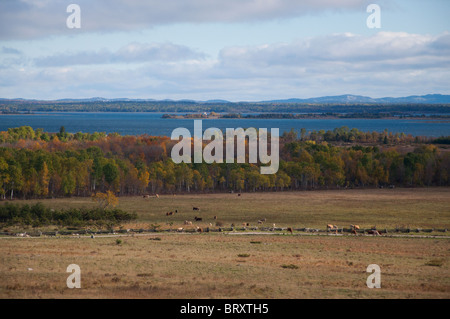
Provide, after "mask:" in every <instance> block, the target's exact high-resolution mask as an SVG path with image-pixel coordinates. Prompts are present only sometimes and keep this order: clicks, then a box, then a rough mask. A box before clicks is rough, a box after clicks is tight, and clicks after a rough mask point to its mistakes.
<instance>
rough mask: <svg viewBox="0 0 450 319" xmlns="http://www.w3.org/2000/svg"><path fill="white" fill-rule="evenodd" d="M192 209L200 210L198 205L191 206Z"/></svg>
mask: <svg viewBox="0 0 450 319" xmlns="http://www.w3.org/2000/svg"><path fill="white" fill-rule="evenodd" d="M192 210H200V208H199V207H192Z"/></svg>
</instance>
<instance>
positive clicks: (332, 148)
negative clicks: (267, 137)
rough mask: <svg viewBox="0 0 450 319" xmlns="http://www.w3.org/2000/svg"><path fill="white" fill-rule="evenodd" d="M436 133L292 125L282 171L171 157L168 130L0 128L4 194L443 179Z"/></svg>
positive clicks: (444, 165)
mask: <svg viewBox="0 0 450 319" xmlns="http://www.w3.org/2000/svg"><path fill="white" fill-rule="evenodd" d="M435 140H436V139H433V138H426V137H413V136H411V135H405V134H392V133H391V132H388V131H384V132H362V131H359V130H357V129H349V128H347V127H342V128H336V129H335V130H333V131H326V132H325V131H311V132H307V131H306V130H304V129H302V130H300V131H299V132H297V131H294V130H292V131H291V132H286V133H284V134H283V135H282V136H281V138H280V167H279V170H278V172H277V173H276V174H273V175H261V174H260V173H259V166H258V165H257V164H218V163H213V164H206V163H194V164H184V163H181V164H175V163H173V161H172V160H171V158H170V151H171V149H172V147H173V145H174V144H175V143H176V142H177V141H172V140H170V139H169V138H168V137H153V136H148V135H141V136H121V135H119V134H104V133H92V134H90V133H75V134H74V133H67V132H66V130H65V129H64V128H63V127H62V128H61V129H60V131H59V132H58V133H48V132H43V131H42V130H33V129H32V128H31V127H19V128H11V129H9V130H8V131H4V132H0V198H3V199H5V198H10V199H14V198H17V197H18V198H47V197H61V196H91V195H92V194H93V193H97V192H107V191H111V192H113V193H114V194H116V195H121V196H123V195H142V194H149V193H153V194H154V193H175V192H226V191H239V192H244V191H287V190H302V189H321V188H343V187H385V186H389V185H396V186H406V187H413V186H414V187H416V186H419V187H420V186H448V185H450V179H449V172H450V152H446V151H445V149H443V148H441V147H439V146H438V145H437V144H434V141H435ZM441 140H442V141H444V142H445V141H448V137H447V138H444V137H442V138H441ZM247 162H248V161H247Z"/></svg>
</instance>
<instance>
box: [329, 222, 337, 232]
mask: <svg viewBox="0 0 450 319" xmlns="http://www.w3.org/2000/svg"><path fill="white" fill-rule="evenodd" d="M327 230H328V231H330V230H334V231H335V232H336V234H337V233H338V227H337V226H336V225H332V224H328V225H327Z"/></svg>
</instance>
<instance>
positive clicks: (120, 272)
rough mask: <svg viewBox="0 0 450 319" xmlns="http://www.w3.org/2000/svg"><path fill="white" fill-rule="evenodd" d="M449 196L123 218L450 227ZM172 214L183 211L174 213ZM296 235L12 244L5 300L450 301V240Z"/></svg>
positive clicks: (212, 206)
mask: <svg viewBox="0 0 450 319" xmlns="http://www.w3.org/2000/svg"><path fill="white" fill-rule="evenodd" d="M449 195H450V189H448V188H430V189H394V190H391V189H389V190H387V189H374V190H345V191H314V192H284V193H256V194H247V193H245V194H242V196H239V197H238V196H237V194H214V195H177V196H172V195H163V196H160V197H159V198H149V199H143V198H141V197H133V198H132V197H130V198H120V204H119V208H121V209H124V210H127V211H130V212H131V211H136V212H137V213H138V216H139V219H138V221H137V222H136V223H135V224H134V225H125V227H136V228H140V227H141V228H150V225H151V224H159V225H161V227H162V228H169V227H173V228H175V227H183V226H182V224H183V221H184V220H192V219H193V217H194V216H201V217H202V218H203V221H202V222H198V223H194V226H192V227H195V225H199V226H206V225H208V224H209V223H214V222H215V221H214V219H213V216H218V220H220V221H222V222H223V223H224V224H225V225H227V224H230V223H235V224H238V223H242V222H249V223H250V224H251V225H255V226H257V220H258V219H261V218H266V219H267V221H266V224H270V225H272V224H273V223H276V225H277V226H280V227H287V226H290V227H317V228H321V229H324V228H325V226H326V224H328V223H332V224H336V225H339V226H345V227H347V226H348V225H349V224H359V225H361V226H362V227H367V228H370V227H371V226H373V225H377V228H379V229H380V228H384V227H386V228H394V227H395V226H405V227H406V226H408V227H411V228H414V227H421V228H449V226H450V196H449ZM16 202H22V201H16ZM32 202H35V201H26V203H32ZM42 202H43V203H44V204H45V205H48V206H50V207H53V208H63V207H69V206H70V207H81V206H93V205H94V203H92V202H91V201H90V199H88V198H71V199H54V200H44V201H42ZM193 206H198V207H200V211H192V207H193ZM174 210H178V211H179V213H177V214H175V215H173V216H166V215H165V213H166V212H167V211H174ZM168 223H172V225H170V224H168ZM269 233H270V232H269ZM297 235H298V233H295V232H294V235H290V234H285V232H275V233H272V234H271V235H250V234H249V233H248V234H247V235H241V234H233V233H201V234H200V233H166V232H164V233H150V234H142V235H138V234H136V235H134V236H131V235H126V236H122V237H101V236H96V237H95V238H90V237H89V236H81V237H80V238H78V237H75V236H72V237H70V236H66V237H64V236H61V237H39V238H12V237H3V238H0V297H1V298H187V299H191V298H231V299H232V298H261V299H266V298H450V266H449V256H450V239H446V238H440V239H437V238H412V237H411V238H392V237H384V236H381V237H372V236H357V237H356V236H350V235H347V236H334V235H332V236H297ZM441 235H447V236H448V233H444V234H443V233H441ZM117 239H120V240H121V242H119V243H117V242H116V240H117ZM70 264H77V265H79V266H80V268H81V286H82V288H81V289H69V288H67V286H66V279H67V277H68V276H69V274H68V273H67V272H66V268H67V266H68V265H70ZM369 264H378V265H379V266H380V267H381V289H369V288H367V286H366V280H367V277H368V276H369V275H370V274H369V273H367V272H366V268H367V266H368V265H369Z"/></svg>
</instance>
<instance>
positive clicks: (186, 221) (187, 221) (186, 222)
mask: <svg viewBox="0 0 450 319" xmlns="http://www.w3.org/2000/svg"><path fill="white" fill-rule="evenodd" d="M184 224H185V225H192V222H191V221H190V220H185V221H184Z"/></svg>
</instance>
